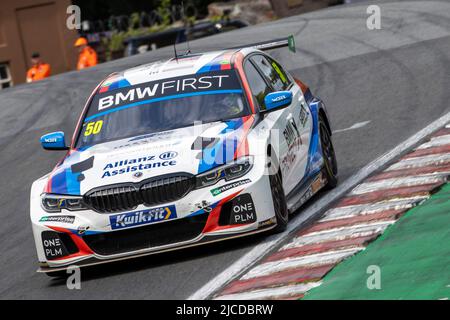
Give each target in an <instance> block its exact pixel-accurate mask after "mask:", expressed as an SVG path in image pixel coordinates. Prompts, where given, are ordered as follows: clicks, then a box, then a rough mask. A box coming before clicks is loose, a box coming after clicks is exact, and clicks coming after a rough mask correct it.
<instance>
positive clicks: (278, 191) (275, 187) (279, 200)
mask: <svg viewBox="0 0 450 320" xmlns="http://www.w3.org/2000/svg"><path fill="white" fill-rule="evenodd" d="M280 175H281V173H280V172H278V173H276V174H271V175H270V176H269V180H270V188H271V189H272V190H271V191H272V200H273V208H274V210H275V217H276V219H277V226H276V227H275V228H274V229H273V232H274V233H279V232H283V231H284V230H286V228H287V224H288V221H289V211H288V208H287V204H286V196H285V194H284V189H283V184H282V182H281V176H280Z"/></svg>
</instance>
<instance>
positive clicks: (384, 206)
mask: <svg viewBox="0 0 450 320" xmlns="http://www.w3.org/2000/svg"><path fill="white" fill-rule="evenodd" d="M428 197H429V196H417V197H410V198H404V199H393V200H389V201H382V202H376V203H368V204H357V205H354V206H347V207H338V208H332V209H330V210H328V211H327V212H326V213H325V216H324V217H323V218H321V219H320V220H319V222H326V221H333V220H340V219H346V218H353V217H356V216H362V215H368V214H374V213H379V212H382V211H387V210H401V209H410V208H412V207H414V206H415V205H417V204H418V203H420V202H422V201H423V200H425V199H427V198H428Z"/></svg>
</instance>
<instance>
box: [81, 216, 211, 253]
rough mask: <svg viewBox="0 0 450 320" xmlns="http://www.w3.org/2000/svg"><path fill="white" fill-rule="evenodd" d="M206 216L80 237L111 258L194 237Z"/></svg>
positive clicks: (204, 222)
mask: <svg viewBox="0 0 450 320" xmlns="http://www.w3.org/2000/svg"><path fill="white" fill-rule="evenodd" d="M207 219H208V214H207V213H205V214H201V215H198V216H194V217H191V218H181V219H177V220H172V221H166V222H161V223H156V224H151V225H148V226H142V227H136V228H131V229H126V230H120V231H113V232H107V233H101V234H90V235H85V236H83V240H84V241H85V242H86V244H87V245H88V246H89V247H90V248H91V249H92V250H93V251H94V252H95V253H97V254H100V255H105V256H107V255H112V254H119V253H125V252H131V251H136V250H141V249H149V248H152V247H159V246H163V245H168V244H174V243H179V242H183V241H188V240H192V239H194V238H196V237H197V236H198V235H200V234H201V232H202V230H203V228H204V227H205V224H206V221H207Z"/></svg>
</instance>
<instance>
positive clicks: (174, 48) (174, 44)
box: [173, 40, 178, 63]
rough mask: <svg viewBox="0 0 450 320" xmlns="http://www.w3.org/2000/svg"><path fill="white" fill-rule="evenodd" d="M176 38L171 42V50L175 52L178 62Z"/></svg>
mask: <svg viewBox="0 0 450 320" xmlns="http://www.w3.org/2000/svg"><path fill="white" fill-rule="evenodd" d="M176 42H177V40H175V42H174V43H173V52H174V53H175V60H176V61H177V63H178V54H177V43H176Z"/></svg>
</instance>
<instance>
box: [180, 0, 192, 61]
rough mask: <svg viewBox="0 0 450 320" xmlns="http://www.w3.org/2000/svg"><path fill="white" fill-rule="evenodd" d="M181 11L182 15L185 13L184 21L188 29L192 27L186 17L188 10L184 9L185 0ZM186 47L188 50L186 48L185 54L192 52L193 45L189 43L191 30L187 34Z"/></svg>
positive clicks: (182, 2)
mask: <svg viewBox="0 0 450 320" xmlns="http://www.w3.org/2000/svg"><path fill="white" fill-rule="evenodd" d="M181 12H182V15H183V20H184V23H185V25H186V29H188V28H190V26H189V21H188V19H187V18H186V12H185V10H184V1H181ZM186 48H187V50H186V53H185V54H186V55H188V54H190V53H191V46H190V45H189V32H188V34H187V35H186Z"/></svg>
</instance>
